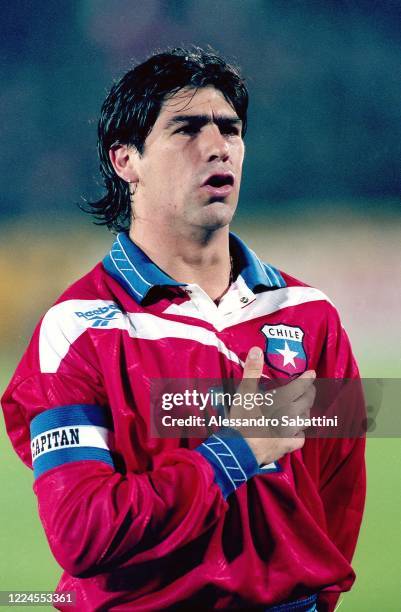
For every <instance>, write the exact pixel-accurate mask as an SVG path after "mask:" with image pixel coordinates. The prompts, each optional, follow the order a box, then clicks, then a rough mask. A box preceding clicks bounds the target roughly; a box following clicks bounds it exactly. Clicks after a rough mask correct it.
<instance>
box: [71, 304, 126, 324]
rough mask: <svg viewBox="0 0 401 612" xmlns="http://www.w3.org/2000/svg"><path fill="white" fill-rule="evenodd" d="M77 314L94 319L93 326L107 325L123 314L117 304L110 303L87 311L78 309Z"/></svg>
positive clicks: (90, 319)
mask: <svg viewBox="0 0 401 612" xmlns="http://www.w3.org/2000/svg"><path fill="white" fill-rule="evenodd" d="M75 314H76V316H77V317H80V318H82V317H83V318H84V319H86V320H87V321H93V324H92V327H107V325H108V324H109V323H110V321H113V320H114V319H116V318H117V317H118V315H119V314H121V310H120V309H119V307H118V306H117V305H116V304H110V305H109V306H101V307H100V308H95V309H94V310H87V311H86V312H81V311H79V310H78V311H76V312H75Z"/></svg>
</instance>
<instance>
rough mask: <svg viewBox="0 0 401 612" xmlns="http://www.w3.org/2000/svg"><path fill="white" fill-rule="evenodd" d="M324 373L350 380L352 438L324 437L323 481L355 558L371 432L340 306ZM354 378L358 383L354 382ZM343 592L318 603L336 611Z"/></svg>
mask: <svg viewBox="0 0 401 612" xmlns="http://www.w3.org/2000/svg"><path fill="white" fill-rule="evenodd" d="M318 377H319V378H326V379H344V382H345V388H347V384H348V391H347V390H346V392H345V399H344V398H343V399H341V400H340V404H341V406H340V409H341V411H344V410H346V411H347V413H348V415H350V417H348V418H349V421H348V423H347V425H346V428H345V430H344V431H343V434H344V436H347V437H342V438H327V439H321V440H319V448H320V457H319V463H320V478H319V480H320V496H321V499H322V501H323V505H324V509H325V514H326V520H327V529H328V534H329V536H330V538H331V540H332V542H334V544H335V545H336V546H337V548H338V549H339V550H340V552H341V553H342V554H343V556H344V557H345V558H346V559H347V561H348V562H349V563H351V560H352V556H353V554H354V550H355V547H356V543H357V539H358V534H359V529H360V526H361V521H362V515H363V509H364V503H365V493H366V473H365V436H364V434H363V423H362V420H363V416H364V399H363V393H362V389H361V385H360V379H359V372H358V367H357V364H356V361H355V359H354V357H353V354H352V350H351V346H350V342H349V340H348V337H347V334H346V332H345V330H344V329H343V327H342V325H341V322H340V319H339V316H338V313H337V311H336V310H335V309H334V308H332V307H330V311H329V317H328V329H327V336H326V345H325V347H324V351H323V353H322V357H321V360H320V363H319V367H318ZM349 380H352V382H351V383H349ZM351 421H353V422H351ZM361 423H362V427H361ZM347 432H349V437H348V433H347ZM351 436H352V437H351ZM339 595H340V593H338V592H337V593H335V592H331V593H329V592H326V593H322V594H321V596H320V597H319V603H318V610H319V612H332V611H333V610H334V609H335V606H336V602H337V600H338V597H339Z"/></svg>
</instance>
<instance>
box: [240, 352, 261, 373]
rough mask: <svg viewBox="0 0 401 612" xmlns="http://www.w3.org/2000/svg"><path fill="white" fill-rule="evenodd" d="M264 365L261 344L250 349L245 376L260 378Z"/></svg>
mask: <svg viewBox="0 0 401 612" xmlns="http://www.w3.org/2000/svg"><path fill="white" fill-rule="evenodd" d="M263 365H264V358H263V351H262V349H261V348H260V347H259V346H253V347H252V348H251V350H250V351H249V353H248V355H247V357H246V361H245V366H244V376H243V378H258V379H259V378H260V376H261V374H262V371H263Z"/></svg>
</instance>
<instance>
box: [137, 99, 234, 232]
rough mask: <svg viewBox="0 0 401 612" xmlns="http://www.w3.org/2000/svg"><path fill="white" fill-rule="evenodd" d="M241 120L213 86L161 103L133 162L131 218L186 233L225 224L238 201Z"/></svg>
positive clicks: (231, 215) (211, 228) (232, 213)
mask: <svg viewBox="0 0 401 612" xmlns="http://www.w3.org/2000/svg"><path fill="white" fill-rule="evenodd" d="M243 159H244V143H243V140H242V137H241V121H240V120H239V118H238V116H237V114H236V112H235V111H234V109H233V108H232V106H231V105H230V104H229V103H228V102H227V100H226V99H225V98H224V96H223V94H222V93H221V92H220V91H218V90H217V89H215V88H214V87H205V88H201V89H199V90H198V91H196V90H194V89H182V90H180V91H179V92H177V93H176V94H175V95H174V96H172V97H171V98H169V99H168V100H166V101H165V103H164V104H163V106H162V109H161V111H160V114H159V116H158V118H157V121H156V123H155V124H154V126H153V129H152V131H151V132H150V134H149V136H148V137H147V139H146V141H145V147H144V152H143V155H142V156H141V157H138V158H137V160H136V163H135V166H136V171H137V175H138V183H137V190H136V194H135V198H134V214H135V217H139V218H142V219H144V220H146V221H152V223H153V224H154V225H155V226H163V228H174V230H175V232H178V233H182V232H185V233H186V232H187V231H188V230H189V229H190V228H192V229H195V228H198V229H201V228H203V229H209V230H213V229H217V228H219V227H223V226H225V225H227V224H228V223H230V221H231V219H232V217H233V215H234V212H235V209H236V206H237V202H238V195H239V188H240V182H241V171H242V162H243Z"/></svg>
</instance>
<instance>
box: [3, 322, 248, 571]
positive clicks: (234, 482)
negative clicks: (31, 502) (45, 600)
mask: <svg viewBox="0 0 401 612" xmlns="http://www.w3.org/2000/svg"><path fill="white" fill-rule="evenodd" d="M39 334H40V330H39V329H38V330H37V331H36V333H35V336H34V338H33V340H32V343H31V345H30V347H29V349H28V351H27V353H26V354H25V356H24V358H23V360H22V362H21V364H20V365H19V367H18V369H17V371H16V373H15V375H14V378H13V379H12V381H11V383H10V385H9V387H8V389H7V390H6V392H5V394H4V397H3V399H2V405H3V410H4V415H5V420H6V426H7V430H8V434H9V436H10V438H11V441H12V443H13V445H14V447H15V450H16V451H17V453H18V454H19V455H20V457H21V459H22V460H23V461H24V462H25V463H26V464H27V465H29V466H30V467H32V466H33V469H34V474H35V477H36V480H35V484H34V491H35V493H36V495H37V499H38V507H39V514H40V518H41V521H42V523H43V526H44V529H45V532H46V535H47V538H48V541H49V545H50V548H51V550H52V552H53V554H54V556H55V558H56V560H57V561H58V563H59V564H60V565H61V566H62V567H63V568H64V569H65V570H66V571H67V572H68V573H69V574H70V575H73V576H90V575H94V574H96V573H100V572H104V571H110V569H112V568H115V567H116V566H118V567H125V566H128V565H130V564H135V563H140V562H144V561H148V560H151V559H154V558H159V557H162V556H164V555H167V554H169V553H170V552H172V551H173V550H176V549H178V548H180V547H182V546H184V545H185V544H187V543H188V542H190V541H192V540H195V539H196V538H199V537H200V536H201V535H202V534H204V533H205V532H207V531H208V529H210V528H211V527H212V526H213V525H214V524H215V523H216V522H217V521H219V519H220V518H221V517H222V516H223V515H224V514H225V512H226V510H227V508H228V504H227V502H226V501H225V497H227V496H228V495H229V494H230V493H232V492H233V491H234V490H235V489H236V488H238V486H240V485H241V484H242V483H243V482H246V480H247V479H248V478H250V477H251V476H253V475H254V474H255V473H257V472H258V470H259V467H258V465H257V463H256V459H255V457H254V455H253V453H252V452H251V450H250V448H249V447H248V445H247V444H246V442H245V440H243V438H242V437H241V436H240V435H239V434H238V436H236V437H228V438H227V439H223V438H219V439H216V438H211V439H209V440H206V441H205V443H204V444H202V445H200V447H199V448H198V449H195V450H188V449H184V448H178V449H174V450H170V451H165V452H162V453H161V454H160V455H159V456H158V457H157V458H156V460H155V462H154V464H153V467H152V469H151V470H150V471H146V472H143V473H130V472H124V471H123V470H120V469H119V467H118V462H116V458H115V456H114V455H113V445H112V442H113V423H112V419H111V415H110V411H109V408H108V404H107V396H106V394H105V390H104V385H103V382H102V377H101V375H100V373H99V371H98V370H97V369H96V364H95V363H93V359H92V362H91V360H90V359H89V357H88V355H89V353H87V351H88V349H87V348H85V346H86V345H85V344H84V342H81V343H80V342H79V341H77V342H76V343H75V344H72V345H71V346H70V348H69V351H68V354H67V355H66V357H65V358H64V359H63V360H62V361H61V365H60V368H59V369H58V371H57V372H55V373H46V372H42V371H41V370H40V364H39V360H38V342H39V340H38V335H39ZM38 364H39V366H38ZM29 427H30V429H31V440H30V436H29ZM221 447H222V450H221ZM219 449H220V451H219ZM219 455H221V456H220V458H219ZM31 457H32V458H33V461H32V458H31ZM230 462H231V464H230ZM230 465H231V467H230ZM230 470H232V471H231V472H230ZM237 473H240V478H238V477H233V476H232V474H237Z"/></svg>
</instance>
